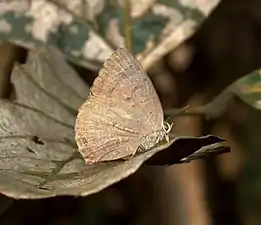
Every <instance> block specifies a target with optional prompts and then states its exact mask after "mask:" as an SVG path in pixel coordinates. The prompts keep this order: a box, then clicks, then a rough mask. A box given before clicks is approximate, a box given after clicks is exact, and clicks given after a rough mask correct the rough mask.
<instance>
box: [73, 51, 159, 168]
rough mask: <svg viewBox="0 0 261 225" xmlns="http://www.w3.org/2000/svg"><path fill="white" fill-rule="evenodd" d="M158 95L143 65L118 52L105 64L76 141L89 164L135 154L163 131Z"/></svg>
mask: <svg viewBox="0 0 261 225" xmlns="http://www.w3.org/2000/svg"><path fill="white" fill-rule="evenodd" d="M162 123H163V111H162V107H161V104H160V101H159V98H158V95H157V93H156V91H155V89H154V87H153V85H152V82H151V81H150V79H149V77H148V75H147V74H146V73H145V72H144V71H143V70H142V67H141V65H140V63H139V62H138V61H137V60H136V59H135V58H134V57H133V56H132V55H131V54H130V53H129V51H128V50H125V49H119V50H118V51H116V52H115V53H114V54H112V55H111V57H110V58H109V59H108V60H106V61H105V63H104V66H103V68H102V69H101V70H100V72H99V74H98V77H97V78H96V79H95V81H94V84H93V86H92V88H91V95H90V96H89V98H88V99H87V101H86V102H85V103H84V104H83V105H82V106H81V108H80V109H79V113H78V115H77V118H76V125H75V133H76V134H75V138H76V142H77V145H78V148H79V151H80V152H81V153H82V155H83V156H84V158H85V161H86V162H87V163H88V164H92V163H94V162H97V161H104V160H114V159H119V158H123V157H126V156H128V155H132V154H133V153H134V152H135V151H136V150H137V148H138V146H139V145H140V138H141V137H142V136H144V135H147V134H150V133H152V132H153V131H155V130H159V129H161V128H162Z"/></svg>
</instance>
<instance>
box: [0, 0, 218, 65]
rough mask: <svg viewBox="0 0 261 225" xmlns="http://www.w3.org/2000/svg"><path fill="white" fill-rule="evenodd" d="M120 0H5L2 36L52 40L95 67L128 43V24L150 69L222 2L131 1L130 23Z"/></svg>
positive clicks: (26, 41) (27, 42) (0, 13)
mask: <svg viewBox="0 0 261 225" xmlns="http://www.w3.org/2000/svg"><path fill="white" fill-rule="evenodd" d="M119 2H120V1H118V0H106V1H105V0H98V1H92V0H85V1H82V0H75V1H73V3H72V1H69V0H66V1H65V0H63V1H62V0H43V1H28V0H12V1H8V0H3V1H1V2H0V24H1V26H0V27H1V28H0V38H2V39H7V40H9V41H13V42H14V43H17V44H20V45H22V46H25V47H27V48H31V49H36V48H38V47H39V46H41V45H53V46H55V47H56V48H57V49H59V50H60V51H61V52H62V53H63V54H65V55H66V57H67V59H69V60H71V61H73V62H75V63H78V64H80V65H83V66H86V67H88V68H91V69H95V70H97V69H98V68H99V65H100V64H99V63H100V62H103V61H104V60H105V59H106V58H107V57H108V56H109V55H110V54H111V53H112V52H113V50H114V49H115V48H118V47H122V46H123V45H124V28H125V27H126V26H128V27H130V29H131V33H132V37H131V38H132V42H133V49H132V51H133V52H134V53H135V54H141V55H142V58H143V61H144V62H142V64H144V67H145V69H148V68H149V67H150V66H151V65H153V63H154V62H155V61H157V60H158V59H159V58H160V57H162V56H163V55H164V54H166V53H168V52H169V51H172V50H173V49H174V48H176V47H177V46H179V45H180V44H181V43H182V42H183V41H184V40H185V39H187V38H188V37H189V36H191V35H192V34H193V33H194V32H195V31H196V28H197V27H198V26H199V25H200V24H201V23H202V22H203V21H204V20H205V19H206V18H207V16H208V15H209V13H210V12H211V10H212V9H213V8H214V7H215V6H216V5H217V3H218V2H219V1H218V0H209V1H208V4H202V3H201V2H200V1H191V2H187V3H186V4H185V3H182V1H178V0H175V1H170V0H158V1H142V2H136V1H131V4H132V6H131V8H132V13H131V17H132V22H131V24H126V21H125V20H124V12H125V11H124V5H122V4H123V3H121V4H120V3H119ZM83 3H84V4H83Z"/></svg>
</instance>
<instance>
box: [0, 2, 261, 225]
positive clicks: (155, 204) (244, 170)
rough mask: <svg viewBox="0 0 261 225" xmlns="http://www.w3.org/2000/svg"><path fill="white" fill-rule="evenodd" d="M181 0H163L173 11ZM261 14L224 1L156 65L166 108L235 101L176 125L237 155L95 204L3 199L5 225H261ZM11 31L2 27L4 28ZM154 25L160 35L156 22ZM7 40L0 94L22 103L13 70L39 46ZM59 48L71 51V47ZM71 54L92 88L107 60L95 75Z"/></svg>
mask: <svg viewBox="0 0 261 225" xmlns="http://www.w3.org/2000/svg"><path fill="white" fill-rule="evenodd" d="M10 2H13V1H10ZM96 2H97V1H96ZM108 2H112V1H108ZM141 2H143V1H141ZM180 2H182V1H160V3H161V4H166V5H169V7H172V5H171V4H172V3H175V4H179V3H180ZM183 2H186V1H183ZM195 2H197V3H195ZM209 2H211V1H207V0H205V1H203V0H201V1H200V0H198V1H191V2H190V1H187V2H186V4H187V6H189V4H192V3H193V4H198V5H197V7H199V8H200V7H206V6H207V5H208V4H209ZM104 4H105V3H104ZM151 4H152V3H151ZM153 4H154V3H153ZM125 6H126V5H125ZM2 7H3V5H2ZM110 7H111V8H109V6H108V7H107V8H106V10H108V11H106V12H110V11H111V12H112V11H113V10H114V8H113V5H110ZM114 7H117V6H114ZM2 9H3V8H2ZM147 11H148V10H147ZM147 11H146V12H147ZM0 12H1V5H0ZM260 13H261V2H260V1H258V0H249V1H243V0H237V1H235V0H223V1H219V2H218V1H216V5H215V7H213V11H211V13H210V12H209V14H208V15H207V16H206V15H205V17H204V19H201V20H200V21H201V22H200V23H199V24H200V25H199V26H198V27H197V29H195V31H193V34H192V35H190V36H188V37H187V38H185V39H184V40H183V41H182V42H180V43H179V44H178V45H177V46H175V47H173V50H171V51H169V52H166V54H164V55H163V56H162V57H160V58H159V59H157V61H156V63H153V65H152V66H148V73H149V75H150V77H151V79H152V81H153V83H154V85H155V88H156V89H157V92H158V94H159V96H160V99H161V102H162V104H163V107H164V109H166V111H167V110H168V109H172V108H178V107H184V106H186V105H190V106H202V105H206V104H207V103H209V102H212V101H213V99H215V98H216V97H217V96H219V95H220V94H223V95H224V96H225V97H224V96H223V97H224V99H225V100H224V101H222V104H221V103H220V102H218V103H215V104H213V105H212V106H211V110H209V111H206V112H205V111H204V113H201V114H195V115H190V116H182V117H177V118H175V121H174V122H175V125H174V132H175V134H177V135H191V136H202V135H206V134H215V135H218V136H220V137H222V138H224V139H226V140H228V142H229V144H230V146H231V148H232V151H231V153H228V154H224V155H220V156H216V157H212V158H208V159H203V160H196V161H193V162H191V163H189V164H184V165H183V164H182V165H173V166H169V167H160V166H148V165H144V166H142V167H141V168H140V170H139V171H138V172H137V173H135V174H134V175H132V176H130V177H128V178H127V179H125V180H123V181H121V182H119V183H117V184H115V185H112V186H110V187H109V188H107V189H105V190H103V191H101V192H99V193H97V194H93V195H91V196H88V197H55V198H49V199H42V200H11V199H9V198H8V197H5V196H4V195H2V196H1V198H0V213H1V214H0V224H1V225H30V224H32V225H34V224H37V225H61V224H62V225H66V224H68V225H69V224H77V225H81V224H88V225H110V224H113V225H117V224H120V225H125V224H126V225H145V224H151V225H153V224H155V225H156V224H157V225H160V224H162V225H163V224H164V225H260V224H261V164H260V160H261V138H260V137H261V119H260V118H261V111H260V109H259V105H258V104H260V102H258V99H261V94H260V93H261V91H260V90H261V88H260V87H259V86H258V82H260V78H261V77H260V75H259V74H258V75H256V73H257V72H256V71H257V70H258V69H259V67H260V66H261V16H260V15H261V14H260ZM0 15H3V14H0ZM104 15H105V12H104ZM45 16H46V15H45ZM188 16H191V14H189V15H188ZM196 16H198V15H196ZM194 17H195V12H194V14H193V18H194ZM103 19H104V18H103ZM125 19H126V18H125ZM154 23H157V22H155V21H154ZM143 25H144V24H143ZM1 26H3V23H1V22H0V30H1ZM151 26H152V27H151V30H153V26H154V25H153V23H152V24H151ZM155 26H156V25H155ZM130 27H131V26H130ZM2 28H3V27H2ZM141 28H142V26H141ZM143 28H144V27H143ZM146 28H148V27H146ZM133 32H136V33H135V35H136V36H139V35H141V36H142V35H143V34H142V33H140V34H139V33H137V32H138V30H135V31H133ZM1 35H2V33H1ZM64 35H65V34H64ZM136 36H135V37H136ZM2 37H4V38H3V41H2V42H1V45H0V82H1V83H2V85H1V87H2V88H1V93H0V94H1V97H2V98H12V96H13V95H12V93H13V90H12V85H11V83H10V73H11V71H12V68H13V65H14V63H15V62H17V61H18V62H20V63H24V62H25V61H26V57H27V54H28V51H29V50H28V49H30V48H31V47H32V46H31V45H30V44H28V43H27V44H23V43H25V42H23V43H22V42H19V41H17V40H18V37H17V36H16V37H15V36H12V37H10V36H8V35H2ZM174 39H175V38H174V37H173V42H175V41H176V40H174ZM14 40H15V41H14ZM59 40H60V39H59ZM135 41H137V40H136V39H135V38H134V39H133V43H132V45H133V46H134V47H133V48H134V52H136V53H140V52H142V51H141V50H140V49H141V47H140V46H141V45H138V44H139V43H138V44H137V46H136V47H135V43H136V42H135ZM21 43H22V44H21ZM53 43H54V44H55V45H57V46H59V47H61V44H62V43H63V42H58V41H57V42H53ZM64 49H65V48H64ZM64 49H63V50H64ZM155 49H156V48H155ZM156 50H157V49H156ZM67 53H68V52H67ZM67 53H66V52H65V54H67ZM70 57H71V56H70ZM70 57H68V58H69V63H70V65H71V66H72V67H74V69H75V70H76V71H77V72H78V73H79V75H80V76H81V77H82V78H83V79H84V80H85V82H86V83H87V84H89V85H91V84H92V82H93V80H94V78H95V77H96V74H97V70H96V69H95V68H96V67H97V69H98V68H99V67H100V65H101V62H99V63H97V64H94V63H93V64H92V65H97V66H95V68H94V67H92V68H91V67H89V68H87V67H88V66H87V67H86V65H82V64H81V63H75V61H76V60H77V59H76V60H71V58H72V57H71V58H70ZM101 61H102V60H101ZM253 71H254V72H255V73H254V78H251V79H252V80H250V79H248V80H244V81H243V82H241V83H240V85H241V86H240V88H241V89H240V90H241V91H237V92H234V94H233V95H232V96H231V95H229V96H227V95H226V93H225V94H224V90H227V88H228V87H230V86H229V85H232V84H234V83H235V82H236V81H237V80H238V79H239V78H241V77H243V76H245V75H248V74H250V75H251V74H253V73H252V72H253ZM250 81H251V82H252V83H251V82H250ZM242 90H243V91H242ZM245 93H246V94H245ZM228 100H229V101H228Z"/></svg>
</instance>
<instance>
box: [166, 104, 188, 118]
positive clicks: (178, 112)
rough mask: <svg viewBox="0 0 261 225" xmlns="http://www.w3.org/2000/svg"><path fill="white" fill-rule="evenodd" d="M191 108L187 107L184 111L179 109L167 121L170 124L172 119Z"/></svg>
mask: <svg viewBox="0 0 261 225" xmlns="http://www.w3.org/2000/svg"><path fill="white" fill-rule="evenodd" d="M188 108H189V105H187V106H185V107H184V108H182V109H178V110H177V111H176V112H175V113H173V114H172V115H170V116H169V117H168V118H167V119H166V120H165V121H166V122H168V121H169V120H170V119H171V118H173V117H175V116H177V115H179V114H181V113H183V112H185V111H186V110H187V109H188Z"/></svg>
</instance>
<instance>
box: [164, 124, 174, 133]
mask: <svg viewBox="0 0 261 225" xmlns="http://www.w3.org/2000/svg"><path fill="white" fill-rule="evenodd" d="M172 126H173V123H172V124H171V125H170V124H169V123H168V122H166V121H164V122H163V129H164V131H165V132H166V133H169V132H170V131H171V129H172Z"/></svg>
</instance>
